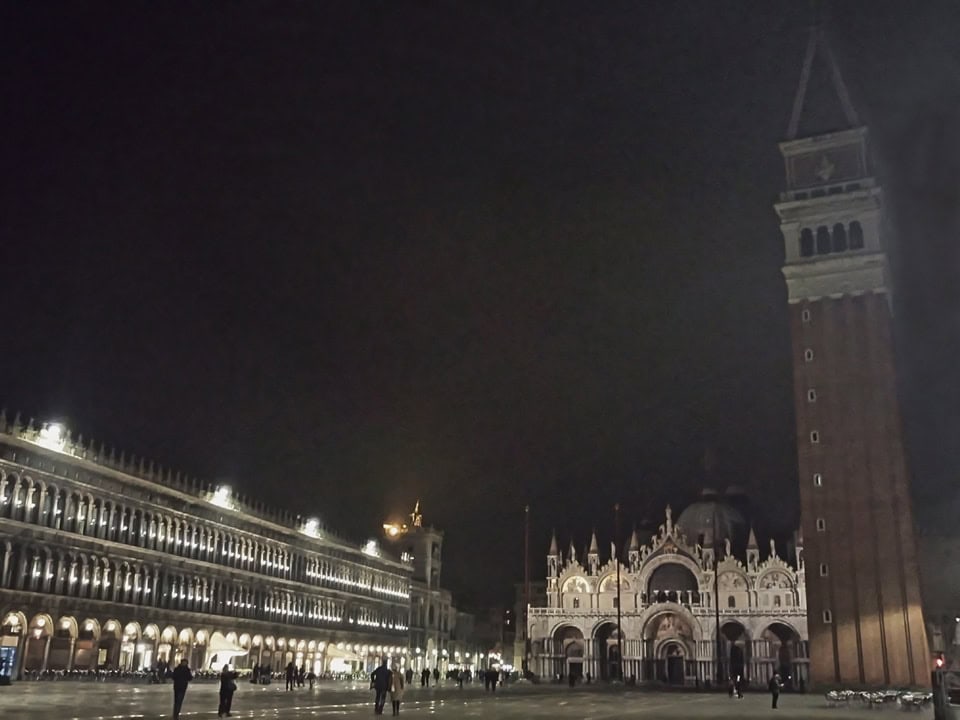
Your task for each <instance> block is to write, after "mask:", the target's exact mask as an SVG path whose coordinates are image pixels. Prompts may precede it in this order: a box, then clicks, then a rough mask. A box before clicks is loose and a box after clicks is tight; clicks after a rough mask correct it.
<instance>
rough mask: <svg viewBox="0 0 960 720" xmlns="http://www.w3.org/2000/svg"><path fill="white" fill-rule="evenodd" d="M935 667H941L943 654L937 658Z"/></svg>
mask: <svg viewBox="0 0 960 720" xmlns="http://www.w3.org/2000/svg"><path fill="white" fill-rule="evenodd" d="M937 667H938V668H942V667H943V656H942V655H941V656H940V657H938V658H937Z"/></svg>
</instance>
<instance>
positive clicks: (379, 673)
mask: <svg viewBox="0 0 960 720" xmlns="http://www.w3.org/2000/svg"><path fill="white" fill-rule="evenodd" d="M392 684H393V673H392V672H390V668H388V667H387V661H386V660H384V661H383V665H381V666H380V667H378V668H377V669H376V670H374V671H373V674H372V675H370V687H371V688H373V689H374V690H375V691H376V695H375V696H374V700H373V712H374V714H375V715H383V706H384V705H385V704H386V702H387V693H388V692H389V691H390V687H391V685H392Z"/></svg>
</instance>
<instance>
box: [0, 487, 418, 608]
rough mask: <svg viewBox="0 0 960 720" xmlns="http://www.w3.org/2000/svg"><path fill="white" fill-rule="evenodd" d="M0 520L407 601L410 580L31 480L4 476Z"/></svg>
mask: <svg viewBox="0 0 960 720" xmlns="http://www.w3.org/2000/svg"><path fill="white" fill-rule="evenodd" d="M0 518H9V519H11V520H17V521H20V522H26V523H31V524H35V525H43V526H46V527H50V528H52V529H54V530H61V531H64V532H70V533H76V534H78V535H84V536H88V537H94V538H97V539H101V540H108V541H111V542H117V543H121V544H125V545H132V546H135V547H141V548H145V549H148V550H155V551H158V552H164V553H169V554H172V555H176V556H179V557H184V558H188V559H194V560H200V561H204V562H210V563H216V564H218V565H225V566H228V567H233V568H237V569H240V570H247V571H250V572H255V573H258V574H262V575H270V576H273V577H279V578H284V579H287V580H293V581H296V582H303V583H308V584H312V585H320V586H329V587H336V588H339V589H344V590H354V591H361V592H370V593H371V594H373V595H375V596H383V597H390V598H402V599H407V598H409V589H408V583H407V582H406V579H405V578H404V577H403V576H400V575H392V574H390V573H381V572H376V571H375V570H373V569H368V568H363V567H361V566H358V565H354V564H353V563H349V562H342V561H339V560H334V559H330V558H324V557H321V556H307V555H304V554H300V553H296V552H292V551H291V550H290V549H288V548H284V547H282V546H276V545H273V544H271V543H268V542H261V541H258V540H256V539H252V538H247V537H244V536H242V535H241V534H239V533H231V532H230V531H229V530H226V531H225V530H221V529H219V528H211V527H206V526H205V525H204V523H203V522H202V521H200V520H198V521H195V522H191V519H190V518H180V517H176V516H169V515H166V514H165V513H163V512H153V511H150V510H141V509H138V508H131V507H125V506H123V505H122V504H120V503H118V502H116V501H113V500H108V499H101V498H97V497H94V496H92V495H90V494H84V493H80V492H77V491H66V490H62V489H58V488H56V487H55V486H53V485H49V486H47V485H45V484H44V483H42V482H37V481H34V480H32V479H31V478H29V477H18V476H16V475H13V474H9V475H6V476H0Z"/></svg>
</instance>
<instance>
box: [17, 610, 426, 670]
mask: <svg viewBox="0 0 960 720" xmlns="http://www.w3.org/2000/svg"><path fill="white" fill-rule="evenodd" d="M2 623H3V624H2V628H0V637H2V646H4V647H16V648H17V650H18V652H17V654H16V656H15V658H16V661H17V667H16V668H11V669H10V670H11V674H16V675H20V674H21V673H23V672H28V673H29V672H43V671H47V670H50V671H58V670H63V671H85V670H95V669H98V668H111V669H116V670H121V671H134V670H141V669H148V668H152V667H155V666H156V664H157V662H158V661H161V660H162V661H166V662H168V663H171V664H175V663H177V662H179V661H180V660H181V659H182V658H186V659H187V660H188V661H189V663H190V666H191V667H192V668H195V669H208V668H219V667H220V666H221V665H223V664H225V663H228V662H229V663H231V664H233V665H234V667H236V668H239V669H244V668H251V667H253V665H254V664H258V665H261V666H266V667H271V668H274V669H275V670H279V669H280V668H283V667H284V666H286V664H287V663H289V662H294V663H296V664H297V666H298V667H299V666H301V665H306V666H307V667H309V668H311V669H312V670H314V672H316V673H318V674H319V673H323V672H328V671H329V672H340V671H348V670H352V669H362V668H366V667H367V666H369V665H370V664H371V663H373V662H376V661H377V660H378V659H379V658H380V657H383V656H390V657H392V658H393V660H394V662H396V663H398V664H405V662H406V658H405V656H406V654H407V648H405V647H401V646H399V645H395V646H384V645H374V644H372V643H359V642H357V643H346V642H343V641H340V642H335V643H334V642H325V641H322V640H319V641H318V640H316V639H307V638H305V637H302V636H301V637H296V636H292V637H291V636H287V637H275V636H273V635H267V636H263V635H259V634H256V635H251V634H250V633H249V632H243V633H239V634H238V633H236V632H234V631H229V632H227V633H223V632H220V631H218V630H211V629H210V628H208V627H203V628H200V629H195V628H192V627H179V628H178V627H174V626H173V625H161V624H155V623H150V624H147V625H141V624H140V623H138V622H127V623H123V622H121V621H120V620H118V619H108V620H103V621H101V620H99V619H96V618H92V617H86V618H77V617H73V616H63V617H58V618H54V617H52V616H51V615H49V614H47V613H40V614H37V615H34V616H33V617H31V618H28V617H27V616H26V615H25V614H24V613H22V612H18V611H8V612H6V613H5V614H4V616H3V621H2Z"/></svg>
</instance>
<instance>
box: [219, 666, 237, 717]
mask: <svg viewBox="0 0 960 720" xmlns="http://www.w3.org/2000/svg"><path fill="white" fill-rule="evenodd" d="M238 677H240V673H236V672H232V671H231V670H230V666H229V665H224V666H223V671H222V672H221V673H220V707H219V708H218V709H217V717H223V716H224V715H226V716H227V717H230V707H231V706H232V705H233V694H234V693H235V692H236V691H237V678H238Z"/></svg>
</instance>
